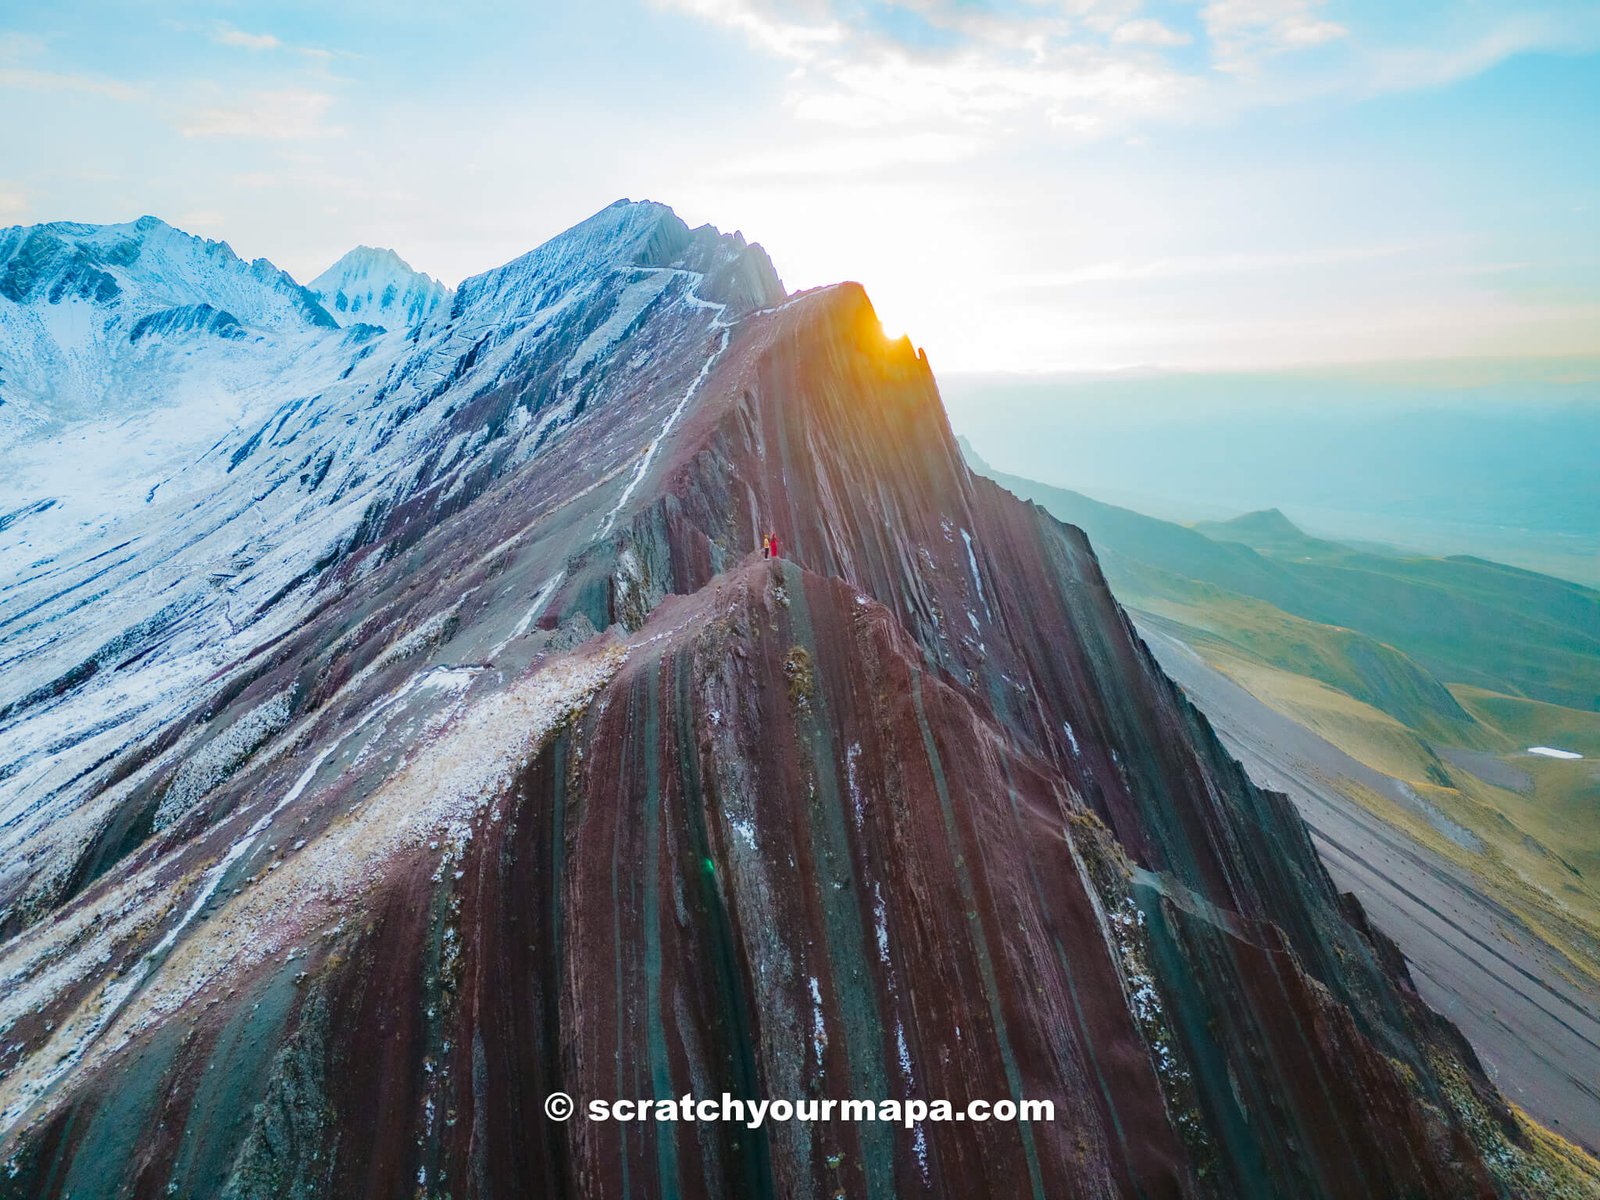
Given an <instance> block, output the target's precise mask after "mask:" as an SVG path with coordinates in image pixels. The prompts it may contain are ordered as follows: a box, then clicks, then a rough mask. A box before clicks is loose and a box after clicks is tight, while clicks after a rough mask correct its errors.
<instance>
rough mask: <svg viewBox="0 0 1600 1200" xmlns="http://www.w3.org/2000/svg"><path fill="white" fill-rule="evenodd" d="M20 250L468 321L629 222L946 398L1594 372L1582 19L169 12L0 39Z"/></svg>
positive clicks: (810, 1) (1367, 7) (1173, 7)
mask: <svg viewBox="0 0 1600 1200" xmlns="http://www.w3.org/2000/svg"><path fill="white" fill-rule="evenodd" d="M0 105H3V106H4V109H3V111H4V115H5V120H4V121H0V222H4V223H32V222H36V221H45V220H54V219H75V220H88V221H114V220H127V219H130V218H132V217H135V216H138V215H140V214H142V213H145V212H151V213H155V214H156V215H158V216H161V217H163V218H165V219H166V220H169V221H171V222H173V223H174V224H177V225H179V226H181V227H184V228H187V229H189V230H191V231H192V232H195V233H200V234H204V235H205V236H208V237H216V238H223V239H226V240H227V241H228V242H230V243H231V244H232V245H233V246H234V248H235V249H236V250H238V251H239V252H240V253H241V254H245V255H247V256H256V255H263V256H266V257H268V258H271V259H272V260H273V261H274V262H277V263H278V264H279V265H281V266H284V267H286V268H287V269H288V270H290V271H291V272H293V273H294V274H295V275H296V276H297V277H299V278H302V279H305V278H309V277H310V276H311V275H314V274H315V273H316V272H317V271H318V270H320V269H321V268H322V267H323V266H325V265H326V264H327V263H328V262H330V261H332V260H333V259H334V258H335V257H337V256H338V255H339V254H340V253H342V252H343V251H344V250H346V249H348V248H349V247H350V246H351V245H354V244H356V243H358V242H365V243H369V244H376V245H385V246H392V247H394V248H395V249H397V250H398V251H399V252H400V253H401V254H402V255H403V256H404V257H406V258H407V259H408V260H409V261H411V262H412V263H413V264H414V265H416V266H417V267H419V268H421V269H424V270H427V271H429V272H431V273H433V274H435V275H438V276H440V277H441V278H443V279H445V280H446V282H449V283H452V284H454V283H456V282H458V281H459V280H460V279H461V278H462V277H463V276H464V275H467V274H470V273H472V272H475V271H479V270H483V269H485V268H487V267H490V266H493V265H496V264H497V263H499V262H502V261H504V260H506V259H508V258H510V257H512V256H514V255H515V254H517V253H520V252H521V251H523V250H525V249H527V248H528V247H530V246H532V245H534V244H536V243H537V242H539V241H541V240H543V239H544V238H545V237H548V236H549V235H551V234H552V233H555V232H557V231H559V230H560V229H562V228H564V227H565V226H567V225H569V224H571V223H573V222H574V221H576V220H578V219H580V218H582V217H583V216H585V215H587V214H588V213H590V212H592V211H594V210H595V209H598V208H600V207H602V206H603V205H605V204H607V203H609V202H610V201H611V200H613V199H615V198H617V197H618V196H632V197H635V198H638V197H650V198H654V199H659V200H662V201H665V202H666V203H669V204H672V205H673V206H674V207H675V208H676V209H677V210H678V211H679V212H680V214H682V215H683V216H684V217H685V218H686V219H688V220H690V221H691V222H693V223H698V222H701V221H710V222H713V223H714V224H717V225H719V226H720V227H722V228H725V229H732V228H740V229H742V230H743V231H744V232H745V233H746V235H747V236H749V237H751V238H754V239H756V240H759V241H761V242H762V243H763V244H764V245H766V246H767V248H768V249H769V251H770V252H771V253H772V256H773V258H774V260H775V262H776V263H777V265H778V267H779V270H780V272H781V273H782V274H783V276H784V278H785V281H786V282H788V283H789V284H790V285H791V286H812V285H816V284H821V283H826V282H831V281H833V280H836V279H841V278H856V279H860V280H862V281H863V282H864V283H866V285H867V286H868V288H869V290H870V291H871V293H872V295H873V297H874V299H875V301H876V302H877V304H878V307H879V310H880V313H881V314H882V315H883V317H884V320H885V323H886V324H887V325H889V326H891V327H893V328H895V329H897V330H898V329H903V330H905V331H907V332H909V333H910V334H911V335H912V336H913V338H914V339H915V340H916V341H918V342H919V343H920V344H923V345H925V346H926V347H927V348H928V350H929V353H930V355H931V356H932V358H933V361H934V363H935V366H936V367H939V368H941V369H986V370H996V369H1010V370H1024V371H1042V370H1076V369H1103V368H1116V367H1125V366H1131V365H1140V364H1155V365H1163V366H1170V367H1186V368H1201V369H1203V368H1213V367H1257V368H1268V367H1278V366H1285V365H1297V364H1306V363H1318V362H1347V361H1378V360H1388V359H1397V358H1401V359H1438V358H1446V359H1449V358H1461V357H1469V356H1496V357H1505V356H1523V355H1574V354H1595V353H1600V136H1597V135H1596V133H1595V131H1596V130H1597V129H1600V5H1595V4H1592V3H1562V2H1559V0H1551V2H1544V3H1541V2H1539V0H1534V2H1533V3H1518V4H1510V3H1498V4H1496V3H1485V2H1481V0H1479V2H1472V0H1464V2H1463V0H1458V2H1456V3H1450V4H1445V3H1393V2H1390V3H1373V2H1368V0H1362V2H1359V3H1346V2H1341V0H1197V2H1194V3H1159V2H1151V3H1140V2H1139V0H1064V2H1051V0H1011V2H1009V3H993V4H986V3H976V2H967V3H962V2H959V0H899V2H892V3H891V2H886V0H877V2H870V0H794V2H779V0H641V2H637V3H635V2H627V0H591V2H588V3H584V4H581V5H568V4H560V5H555V4H551V5H504V4H487V3H479V2H477V0H463V2H455V3H451V4H447V5H440V4H426V5H424V4H410V3H406V2H404V0H391V2H387V3H382V4H379V3H354V4H339V3H322V4H313V3H275V4H232V5H226V4H224V5H215V4H213V5H204V6H202V5H185V4H170V3H166V4H161V3H153V2H140V3H128V4H119V5H108V4H74V3H70V2H66V3H62V2H58V3H56V4H53V5H50V6H28V7H27V8H26V9H25V10H24V11H20V12H19V11H16V6H12V8H11V11H9V12H6V13H0Z"/></svg>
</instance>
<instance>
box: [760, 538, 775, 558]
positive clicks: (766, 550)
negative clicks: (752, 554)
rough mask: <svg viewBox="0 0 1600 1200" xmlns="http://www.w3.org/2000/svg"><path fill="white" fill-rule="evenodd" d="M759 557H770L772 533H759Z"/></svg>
mask: <svg viewBox="0 0 1600 1200" xmlns="http://www.w3.org/2000/svg"><path fill="white" fill-rule="evenodd" d="M761 557H762V558H771V557H772V535H771V534H770V533H763V534H762V535H761Z"/></svg>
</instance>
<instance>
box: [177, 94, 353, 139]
mask: <svg viewBox="0 0 1600 1200" xmlns="http://www.w3.org/2000/svg"><path fill="white" fill-rule="evenodd" d="M332 104H333V97H332V96H330V95H328V94H326V93H325V92H313V91H309V90H307V89H304V88H278V89H272V90H266V91H258V92H252V93H250V94H249V95H246V96H244V97H242V98H241V100H240V102H239V103H237V104H228V105H217V106H214V107H210V108H203V109H200V110H199V111H197V112H195V113H192V114H190V115H189V116H188V117H187V119H185V120H184V122H183V123H182V125H181V126H180V128H181V129H182V131H183V136H184V137H189V138H200V137H218V138H254V139H262V140H266V141H279V142H288V141H303V140H308V139H311V138H320V137H327V136H329V135H330V134H334V133H337V132H339V131H338V130H337V129H335V128H332V127H330V126H328V125H327V124H325V122H324V118H325V117H326V116H327V113H328V109H329V108H330V107H331V106H332Z"/></svg>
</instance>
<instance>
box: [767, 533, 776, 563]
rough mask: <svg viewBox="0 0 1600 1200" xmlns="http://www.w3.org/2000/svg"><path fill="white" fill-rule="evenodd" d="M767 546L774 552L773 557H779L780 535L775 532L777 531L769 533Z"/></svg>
mask: <svg viewBox="0 0 1600 1200" xmlns="http://www.w3.org/2000/svg"><path fill="white" fill-rule="evenodd" d="M767 547H768V549H769V550H771V552H772V555H771V556H772V557H773V558H777V557H778V535H777V534H775V533H769V534H767Z"/></svg>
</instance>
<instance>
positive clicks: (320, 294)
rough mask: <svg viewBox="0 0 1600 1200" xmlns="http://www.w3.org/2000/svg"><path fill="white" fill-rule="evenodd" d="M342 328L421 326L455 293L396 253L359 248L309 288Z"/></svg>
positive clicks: (318, 278) (386, 250)
mask: <svg viewBox="0 0 1600 1200" xmlns="http://www.w3.org/2000/svg"><path fill="white" fill-rule="evenodd" d="M307 287H308V289H309V290H310V291H311V292H312V293H313V294H314V295H315V296H316V297H317V298H318V299H319V300H320V301H321V302H322V304H323V306H324V307H325V308H326V309H327V310H328V311H329V312H330V313H332V314H333V316H334V319H335V320H337V321H338V322H339V323H340V324H341V325H353V324H372V325H383V326H386V327H410V326H414V325H420V324H421V323H422V322H423V321H425V320H427V319H428V317H430V316H432V315H433V312H434V310H435V309H437V308H438V307H439V306H440V305H441V304H444V303H446V302H447V301H448V300H449V299H450V297H451V295H452V294H453V293H452V292H451V290H450V289H449V288H448V287H446V286H445V285H444V284H443V283H441V282H440V281H439V280H437V279H434V278H433V277H432V276H431V275H426V274H424V273H423V272H421V271H418V270H415V269H413V268H412V266H411V264H410V263H408V262H406V260H405V259H403V258H401V257H400V256H399V255H398V254H396V253H395V252H394V251H393V250H388V249H381V248H378V247H374V246H357V247H356V248H355V249H354V250H351V251H349V252H348V253H347V254H345V255H344V257H342V258H341V259H339V261H338V262H336V263H334V264H333V265H332V266H331V267H329V268H328V269H327V270H326V271H324V272H323V273H322V274H320V275H318V276H317V277H316V278H315V279H313V280H312V281H311V282H310V284H308V285H307Z"/></svg>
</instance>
